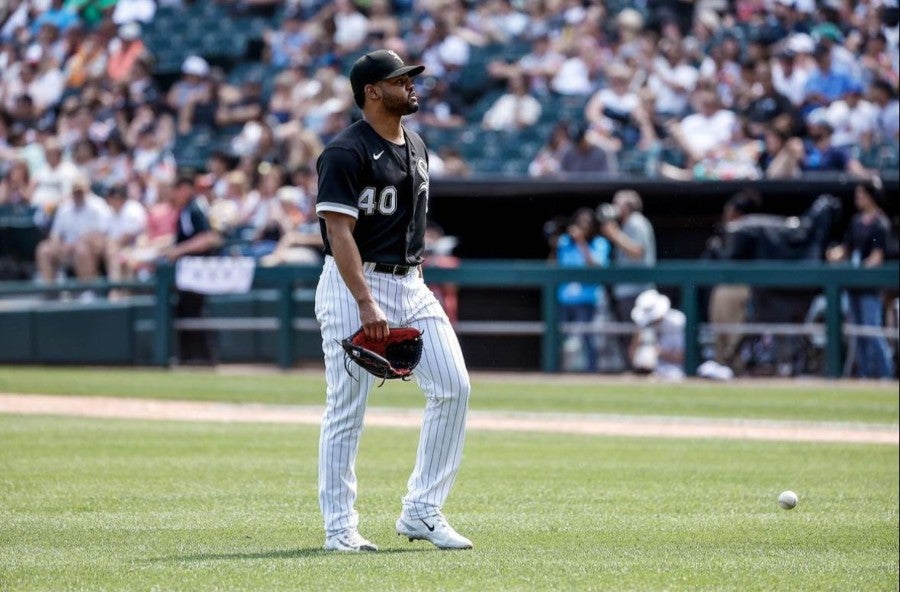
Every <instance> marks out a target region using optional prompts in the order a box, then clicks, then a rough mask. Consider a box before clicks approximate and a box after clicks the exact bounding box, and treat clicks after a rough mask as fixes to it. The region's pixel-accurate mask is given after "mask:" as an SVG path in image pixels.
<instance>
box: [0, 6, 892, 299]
mask: <svg viewBox="0 0 900 592" xmlns="http://www.w3.org/2000/svg"><path fill="white" fill-rule="evenodd" d="M198 9H200V10H203V11H205V12H204V14H206V15H207V16H209V15H210V14H212V16H213V17H214V18H218V17H219V15H220V19H221V20H227V19H243V18H247V17H251V18H262V19H264V22H265V23H267V26H266V27H265V28H264V29H263V30H262V31H260V39H259V42H260V48H259V52H258V56H256V57H255V58H254V59H255V62H256V64H257V65H259V66H260V67H259V68H255V69H251V70H250V74H248V75H246V76H242V77H234V76H231V74H232V72H231V71H229V67H231V66H235V65H236V64H235V63H234V62H231V63H228V62H224V61H221V60H218V61H217V60H215V59H212V58H210V56H208V55H206V56H205V55H203V52H202V48H199V47H198V48H196V51H194V48H191V47H188V48H186V49H187V50H188V54H187V55H185V56H184V59H183V60H180V64H179V66H178V71H177V72H162V71H161V70H160V62H159V59H158V58H159V56H158V55H157V54H158V53H159V50H158V39H159V36H160V34H162V35H163V36H164V35H165V34H166V31H160V30H158V29H155V28H154V27H155V23H156V22H157V19H158V17H159V15H160V14H161V13H165V14H168V15H170V17H171V16H173V15H174V20H176V21H177V20H178V19H192V18H194V17H193V16H192V15H196V14H197V13H196V11H197V10H198ZM210 10H211V11H212V12H210ZM167 22H170V23H171V22H172V21H171V19H170V21H167ZM241 22H244V21H241ZM149 31H154V32H155V35H156V39H157V42H156V45H154V46H151V44H150V43H148V42H147V40H146V37H147V35H148V32H149ZM178 39H179V38H177V37H176V36H175V35H174V33H173V36H172V38H171V43H173V44H174V43H177V42H178ZM376 46H377V47H387V48H390V49H393V50H394V51H396V52H397V53H398V54H400V55H402V56H404V58H405V59H407V60H408V61H410V62H421V63H424V64H425V65H426V68H427V69H426V73H425V74H424V75H423V76H422V77H421V79H419V80H418V92H419V95H420V103H421V105H422V108H421V110H420V112H419V114H417V116H415V117H413V118H410V119H409V120H408V122H409V125H411V126H413V127H415V128H416V129H417V130H418V131H420V132H422V133H423V135H424V136H425V138H426V141H428V140H429V139H430V138H432V137H434V138H437V137H438V136H439V135H440V132H442V131H446V130H461V129H462V130H478V131H481V132H490V133H501V134H502V133H511V134H512V136H509V135H505V136H499V137H501V138H503V143H504V145H509V146H515V145H516V142H515V141H510V139H513V140H514V139H515V138H516V137H523V138H525V137H529V138H533V137H535V134H537V138H538V140H539V141H540V143H541V144H542V145H543V146H542V147H541V148H540V150H535V153H534V154H533V155H531V156H530V158H531V160H530V164H529V165H528V167H527V174H530V175H533V176H547V175H560V174H582V175H583V174H607V173H609V174H615V173H616V172H619V171H624V170H629V169H628V166H629V165H627V163H626V161H628V162H631V161H633V160H634V158H635V157H638V158H639V159H640V161H641V163H642V165H641V171H642V174H648V175H661V176H665V177H670V178H674V179H723V178H749V179H753V178H760V177H771V178H792V177H797V176H801V175H803V174H805V173H807V172H814V171H844V172H848V173H851V174H857V175H863V176H864V175H867V174H868V173H869V172H870V170H871V169H873V168H877V167H878V166H879V162H881V161H879V160H878V158H881V157H882V156H884V155H885V154H887V155H890V154H892V152H891V150H893V151H894V152H893V154H896V146H897V143H898V102H897V85H898V10H897V5H896V0H864V1H860V2H850V1H847V0H740V1H737V2H725V1H723V0H696V1H694V2H685V1H683V0H607V1H589V0H584V1H580V0H578V1H576V0H544V1H539V0H486V1H483V2H466V1H464V0H421V1H418V2H412V0H406V1H404V0H393V1H391V0H365V1H362V0H359V1H353V0H335V1H334V2H324V1H319V0H293V1H287V2H274V1H271V0H215V1H213V0H211V1H210V2H205V3H203V2H187V1H186V0H93V1H92V0H8V1H7V2H5V3H4V4H2V5H0V204H2V205H4V206H11V205H16V204H19V205H28V206H32V207H36V208H38V209H39V211H40V217H39V224H40V225H41V227H42V229H43V230H44V232H45V234H46V235H47V236H49V237H50V238H51V239H54V240H56V241H61V242H62V243H66V244H68V243H71V244H70V246H69V247H67V248H65V249H60V248H59V246H58V245H56V246H54V249H50V250H51V251H52V250H55V251H60V252H63V253H74V252H76V251H77V252H80V253H82V258H84V257H85V256H86V255H84V254H85V253H90V259H91V260H92V262H91V264H79V265H75V258H74V255H71V254H68V255H65V256H60V257H55V258H53V257H50V259H53V260H57V259H58V261H57V265H49V263H47V261H41V262H40V263H43V265H42V267H41V269H42V270H43V271H42V273H41V277H42V278H43V279H45V280H48V281H49V280H50V279H51V276H52V275H53V274H58V273H71V274H73V275H77V276H78V277H83V278H89V277H93V276H94V275H96V274H98V273H112V274H114V275H115V276H116V277H125V278H127V277H131V276H132V275H134V274H136V273H139V272H141V271H142V270H143V271H146V269H147V267H148V263H147V261H151V262H152V261H153V259H154V256H155V255H158V253H157V251H156V250H158V249H162V248H164V246H165V245H166V244H167V241H168V242H170V241H172V240H174V225H173V220H174V215H173V212H172V206H171V203H170V202H171V193H172V192H173V189H174V186H175V182H176V180H177V178H178V173H179V171H183V170H184V169H185V168H186V167H188V166H189V167H190V168H191V169H192V171H193V172H194V173H195V177H194V178H195V188H194V191H195V192H196V194H197V195H201V196H204V197H205V198H206V200H207V201H208V210H209V212H208V213H209V218H210V221H211V224H212V226H213V228H214V229H215V230H216V231H217V232H219V233H220V235H221V237H222V248H223V249H227V250H228V252H234V253H240V254H246V255H250V256H254V257H257V258H258V259H259V260H260V261H262V262H264V263H265V264H277V263H278V262H280V261H284V260H296V259H300V260H306V259H308V258H314V256H315V252H316V247H315V245H316V239H315V235H316V234H317V230H316V226H317V224H316V218H315V215H314V212H313V205H314V202H315V193H316V173H315V160H316V157H317V156H318V154H319V153H320V152H321V150H322V147H323V146H324V145H325V144H326V143H327V142H328V141H329V140H330V139H331V138H332V137H333V136H334V135H335V134H336V133H337V132H338V131H340V130H341V129H342V128H343V127H344V126H346V125H347V124H348V123H350V122H351V121H352V120H353V119H354V118H355V117H358V111H357V110H356V108H355V107H354V105H353V101H352V97H351V96H350V91H349V84H348V81H347V79H346V72H347V71H348V69H349V64H350V63H352V60H353V59H355V58H356V57H357V56H358V55H361V53H362V52H364V51H366V50H367V49H369V48H372V47H376ZM489 50H490V51H489ZM479 60H481V61H479ZM473 80H475V81H476V82H475V83H473ZM561 105H563V106H566V109H564V113H563V112H562V111H560V112H557V109H558V108H559V106H561ZM476 137H477V136H476ZM494 137H495V138H496V137H498V136H494ZM223 138H224V140H223ZM211 145H212V149H210V147H211ZM195 146H197V147H198V149H197V153H196V154H195V153H192V150H193V148H194V147H195ZM433 146H434V149H433V153H432V163H431V171H432V175H433V176H435V177H439V176H442V175H444V176H447V175H452V176H462V175H467V174H470V173H472V172H476V173H477V172H479V171H478V169H477V167H476V166H475V165H474V163H472V162H469V160H470V159H469V158H468V156H470V154H471V153H469V154H468V155H467V154H463V153H462V152H461V150H460V149H459V146H456V145H454V144H453V143H449V144H448V143H441V142H438V141H435V142H434V143H433ZM476 146H477V148H479V149H483V150H484V151H486V152H487V151H489V150H492V149H496V147H492V146H490V145H488V144H486V143H485V144H483V145H480V144H478V143H476ZM201 147H202V148H203V150H202V151H201V150H200V148H201ZM201 153H202V158H199V159H198V157H197V154H201ZM873 155H875V156H877V157H878V158H875V157H873ZM632 164H633V163H632ZM523 174H525V173H524V172H523ZM85 178H86V179H87V180H88V181H89V187H87V188H79V187H78V186H79V184H82V185H83V179H85ZM76 189H78V190H82V191H86V193H87V194H88V197H89V198H90V199H88V201H89V202H91V203H93V204H94V205H93V206H91V207H92V208H94V209H96V210H98V211H100V212H102V213H101V214H98V215H99V216H100V217H101V218H102V219H103V220H108V221H104V222H99V223H98V226H97V227H96V228H94V227H91V226H90V225H88V224H87V223H82V222H83V221H81V218H80V217H79V216H80V214H79V216H75V218H76V220H75V221H74V222H71V223H66V224H67V225H68V226H72V229H71V231H68V232H60V231H58V229H57V231H55V232H51V229H52V228H53V225H54V224H59V223H57V222H56V221H55V220H54V218H55V217H56V216H57V214H61V213H63V212H67V211H69V210H71V209H72V208H70V207H69V208H68V209H67V206H66V204H67V203H73V200H77V199H78V197H77V196H74V193H77V191H73V190H76ZM95 197H96V198H97V199H93V198H95ZM120 202H121V203H120ZM74 210H76V211H77V212H81V211H82V209H81V208H80V207H75V208H74ZM285 212H288V214H285ZM82 217H83V216H82ZM120 218H128V221H127V222H125V221H122V220H119V219H120ZM117 220H118V221H117ZM120 227H125V228H127V230H122V229H121V228H120ZM98 234H99V235H100V236H99V238H98V237H97V236H95V235H98ZM87 235H92V236H91V238H85V236H87ZM46 251H47V248H45V249H44V250H43V251H41V250H39V251H38V254H39V255H46ZM114 254H115V255H114ZM47 257H49V255H47ZM48 261H49V259H48Z"/></svg>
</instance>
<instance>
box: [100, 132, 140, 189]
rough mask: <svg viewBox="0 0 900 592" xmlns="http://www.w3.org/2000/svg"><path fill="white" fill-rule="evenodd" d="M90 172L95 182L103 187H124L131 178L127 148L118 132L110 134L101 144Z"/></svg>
mask: <svg viewBox="0 0 900 592" xmlns="http://www.w3.org/2000/svg"><path fill="white" fill-rule="evenodd" d="M91 171H92V174H93V175H94V177H93V178H94V179H95V180H96V182H97V183H98V184H100V185H103V186H105V187H112V186H113V185H124V184H125V183H126V182H127V181H128V179H129V177H130V176H131V158H130V157H129V154H128V147H127V146H126V145H125V142H124V141H123V140H122V137H121V136H120V135H119V133H118V132H113V133H111V134H110V135H109V137H107V138H106V140H105V141H104V142H103V143H102V148H101V151H100V154H99V156H98V157H97V158H96V160H94V162H93V163H92V166H91Z"/></svg>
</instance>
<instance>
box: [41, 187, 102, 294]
mask: <svg viewBox="0 0 900 592" xmlns="http://www.w3.org/2000/svg"><path fill="white" fill-rule="evenodd" d="M110 218H111V214H110V210H109V206H107V204H106V202H104V200H103V198H101V197H98V196H97V195H95V194H94V193H93V192H92V191H91V186H90V182H89V181H88V178H87V176H86V175H83V174H79V175H77V176H76V177H75V179H74V180H72V181H71V191H70V193H69V196H68V198H67V199H66V200H65V201H63V203H62V204H61V205H60V206H59V209H58V211H57V212H56V214H55V215H54V216H53V225H52V226H51V228H50V235H49V237H48V238H46V239H45V240H43V241H41V243H40V244H39V245H38V247H37V252H36V254H35V258H36V260H37V266H38V271H39V273H40V280H41V281H44V282H46V283H48V284H50V283H53V282H54V281H55V280H56V278H57V274H60V273H66V272H69V271H74V272H75V276H76V277H77V278H78V279H79V280H93V279H96V278H97V275H98V272H99V262H100V258H101V256H102V254H103V252H104V246H105V243H106V233H107V230H108V227H109V221H110Z"/></svg>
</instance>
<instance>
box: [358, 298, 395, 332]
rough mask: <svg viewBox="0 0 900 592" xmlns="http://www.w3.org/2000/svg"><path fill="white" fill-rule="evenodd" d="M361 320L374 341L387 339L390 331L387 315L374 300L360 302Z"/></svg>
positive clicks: (364, 328)
mask: <svg viewBox="0 0 900 592" xmlns="http://www.w3.org/2000/svg"><path fill="white" fill-rule="evenodd" d="M359 320H360V324H361V325H362V329H363V332H364V333H365V334H366V337H367V338H368V339H371V340H372V341H384V340H385V339H387V336H388V333H390V328H389V327H388V322H387V317H386V316H385V314H384V312H383V311H382V310H381V307H380V306H378V304H376V303H375V301H374V300H369V301H366V302H361V303H360V304H359Z"/></svg>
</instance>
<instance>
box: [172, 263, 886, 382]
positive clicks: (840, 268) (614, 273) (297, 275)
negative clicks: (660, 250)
mask: <svg viewBox="0 0 900 592" xmlns="http://www.w3.org/2000/svg"><path fill="white" fill-rule="evenodd" d="M319 273H320V267H318V266H283V267H270V268H259V269H257V270H256V274H255V277H254V288H255V287H268V288H276V289H277V290H278V292H279V295H280V296H279V306H278V315H277V319H275V320H274V321H275V322H272V321H273V319H269V320H268V322H267V323H266V327H265V328H268V329H274V330H275V331H276V333H277V335H278V338H277V342H278V363H279V365H280V366H282V367H289V366H291V365H292V364H293V360H294V353H293V347H294V339H293V332H294V331H295V330H298V329H307V330H308V329H309V328H310V327H311V326H312V324H314V323H315V320H314V319H297V318H295V309H296V302H295V298H294V291H295V287H296V285H297V284H300V283H303V284H306V285H314V284H315V281H316V280H317V278H318V276H319ZM426 274H427V275H426V280H427V281H428V282H429V283H432V282H433V283H452V284H456V285H457V286H459V287H460V288H463V287H476V286H478V287H495V288H501V287H502V288H512V287H517V288H526V287H527V288H537V289H539V290H540V292H541V318H540V320H539V321H537V322H535V321H520V322H510V321H480V322H465V321H460V322H459V323H458V325H457V330H458V331H459V332H460V333H461V334H489V335H525V334H531V335H540V339H541V370H543V371H544V372H558V371H559V370H560V364H559V351H560V347H561V334H562V329H563V328H564V327H563V326H562V325H561V323H560V317H559V309H558V306H557V299H556V294H557V288H558V286H559V285H560V284H562V283H566V282H583V283H590V284H604V285H614V284H617V283H629V282H651V283H654V284H656V285H658V286H672V287H675V288H677V290H678V291H679V293H680V302H679V308H680V310H681V311H682V312H684V314H685V317H686V326H685V343H686V351H685V360H684V369H685V373H686V374H687V375H689V376H693V375H695V374H696V369H697V366H698V365H699V363H700V353H701V352H700V330H701V323H700V319H701V311H700V297H699V296H700V289H701V288H703V287H711V286H715V285H717V284H745V285H750V286H756V287H778V288H796V289H809V288H814V289H820V290H821V291H822V294H823V295H824V298H825V302H826V308H825V315H824V316H825V323H824V325H825V326H824V337H825V340H826V344H825V348H826V374H827V375H828V376H831V377H835V378H836V377H840V376H841V375H842V373H843V365H844V364H843V354H844V352H843V339H844V337H845V336H846V335H848V334H850V335H853V334H859V331H856V330H848V329H849V328H846V327H845V326H844V324H843V322H842V310H841V295H842V292H843V291H844V290H845V289H847V288H859V287H877V288H896V286H897V285H898V280H900V268H898V266H897V265H896V264H894V263H892V264H890V265H886V266H883V267H879V268H871V269H860V268H854V267H851V266H849V265H826V264H821V263H809V262H802V263H788V262H778V263H775V262H743V263H740V264H736V263H718V262H698V261H671V262H663V263H659V264H658V265H657V266H655V267H653V268H640V267H615V268H602V269H599V268H594V269H586V268H560V267H557V266H554V265H552V264H547V263H544V262H523V261H480V262H463V263H462V264H461V265H460V266H459V267H457V268H452V269H449V268H428V270H427V272H426ZM174 289H175V274H174V268H173V267H171V266H162V267H160V268H159V269H158V271H157V278H156V287H155V290H156V293H155V302H156V305H155V314H154V320H155V350H154V351H155V355H154V359H155V362H156V364H158V365H161V366H164V365H166V364H167V363H168V360H169V359H170V355H171V335H172V330H173V327H174V319H173V311H172V307H171V306H170V305H169V303H170V302H171V297H172V293H173V290H174ZM259 320H262V319H259ZM259 320H258V321H259ZM200 322H202V323H203V324H204V326H205V328H217V325H216V320H215V319H205V320H201V321H200ZM232 324H233V322H232ZM257 325H258V322H257V323H255V324H254V323H252V322H251V323H250V325H248V326H250V327H251V328H254V327H255V328H259V327H258V326H257ZM194 328H196V327H194ZM611 329H613V330H614V331H613V332H620V331H621V330H624V329H623V328H622V327H619V326H615V327H611ZM737 329H739V330H746V329H747V328H746V327H742V328H737ZM764 329H766V330H768V331H774V332H776V333H777V332H779V331H780V332H783V333H787V334H790V333H796V332H798V331H799V332H801V333H802V332H807V333H809V334H814V335H821V334H822V333H821V332H822V328H821V327H803V326H800V327H799V328H798V327H767V328H764ZM718 330H721V331H728V330H736V328H735V327H720V328H718ZM751 330H752V328H751Z"/></svg>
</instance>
